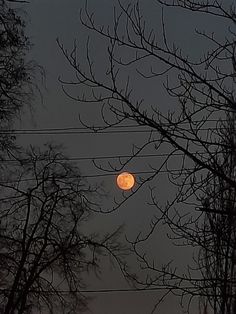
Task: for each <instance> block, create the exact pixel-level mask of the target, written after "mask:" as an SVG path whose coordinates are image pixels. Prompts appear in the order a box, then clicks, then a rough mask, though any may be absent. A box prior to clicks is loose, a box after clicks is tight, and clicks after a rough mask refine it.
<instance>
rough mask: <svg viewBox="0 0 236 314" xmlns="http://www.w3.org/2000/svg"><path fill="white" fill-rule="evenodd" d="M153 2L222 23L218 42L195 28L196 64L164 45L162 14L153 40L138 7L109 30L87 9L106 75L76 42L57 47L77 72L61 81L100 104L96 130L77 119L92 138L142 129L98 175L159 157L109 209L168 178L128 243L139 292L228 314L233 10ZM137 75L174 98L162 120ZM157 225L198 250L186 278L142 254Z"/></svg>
mask: <svg viewBox="0 0 236 314" xmlns="http://www.w3.org/2000/svg"><path fill="white" fill-rule="evenodd" d="M157 2H158V3H159V4H160V5H161V6H162V8H165V7H166V8H168V9H174V8H175V9H182V10H184V11H186V12H188V13H189V14H199V15H203V16H204V15H206V16H207V17H208V18H209V20H210V19H211V20H212V23H216V22H217V21H219V20H220V21H221V20H223V21H224V23H225V37H224V39H222V37H220V36H219V38H218V34H215V33H211V32H209V33H208V32H207V30H204V31H200V30H197V31H196V32H197V35H198V36H199V38H202V40H203V41H205V40H206V41H207V42H208V45H207V48H206V49H205V50H206V51H204V53H203V55H202V56H200V57H199V59H198V60H196V58H193V57H191V56H189V55H186V54H184V52H183V51H182V49H180V48H179V47H178V46H177V45H176V44H175V43H172V42H171V41H170V39H169V38H168V34H167V32H166V24H165V19H164V13H163V14H162V20H161V25H162V31H161V32H159V33H156V31H155V30H154V29H153V28H151V27H149V26H148V23H147V20H145V18H144V16H143V15H142V12H141V11H142V10H141V8H140V4H139V3H138V2H137V3H135V4H131V3H130V4H128V5H123V4H122V2H120V1H119V4H118V8H115V9H114V20H113V25H109V26H108V27H106V26H104V25H99V23H98V22H96V21H95V18H94V14H93V13H90V12H89V10H88V7H87V6H86V7H85V9H84V10H83V11H81V15H80V20H81V22H82V24H83V25H84V26H85V27H86V28H87V30H89V31H91V32H92V33H93V36H94V35H97V39H100V40H101V42H102V43H103V46H104V45H107V68H106V69H105V71H104V73H103V74H104V76H102V74H101V71H99V73H97V72H96V58H95V57H94V55H93V53H92V51H91V48H90V41H89V40H88V42H87V54H86V56H85V59H81V58H79V53H78V48H77V46H76V43H75V44H74V48H73V50H72V51H71V52H68V51H67V50H66V49H65V48H64V46H63V45H62V44H61V43H60V42H59V40H58V45H59V47H60V49H61V51H62V53H63V54H64V56H65V58H66V59H67V61H68V63H69V64H70V66H71V67H72V68H73V69H74V71H75V80H74V81H64V80H62V79H60V81H61V83H62V86H63V90H64V92H65V94H66V95H68V97H70V98H71V99H73V100H75V101H78V102H81V103H93V102H94V103H96V106H98V104H101V117H102V119H103V121H104V126H102V127H94V126H93V125H94V123H93V124H92V126H89V125H87V124H86V123H85V122H84V121H83V120H81V122H82V123H83V124H84V125H87V127H89V128H91V129H92V130H94V131H96V132H99V131H101V132H102V131H103V130H104V129H107V128H112V127H113V126H115V125H116V126H118V125H121V124H123V125H125V123H126V122H129V121H132V122H135V123H136V124H137V125H138V126H140V127H141V126H146V127H148V128H149V129H150V137H149V140H148V142H145V143H144V144H143V146H142V147H138V148H137V147H136V148H134V154H133V157H132V158H129V159H127V160H126V161H120V166H119V167H117V166H116V167H115V166H111V168H110V169H107V168H104V167H103V166H101V165H98V167H99V168H102V169H104V171H111V170H113V171H120V170H122V169H123V168H124V167H127V166H128V164H129V162H130V161H131V160H132V159H135V158H136V157H137V156H138V155H140V154H141V153H142V151H143V150H144V149H147V148H148V147H150V148H152V149H153V148H154V149H155V150H156V152H157V154H158V153H159V154H163V152H165V155H163V159H162V163H161V166H159V167H157V166H156V164H152V165H151V168H150V171H151V172H152V173H151V175H150V176H149V177H144V178H140V182H139V185H138V187H137V188H136V189H135V190H134V191H133V193H132V194H131V195H128V196H126V195H124V200H123V201H121V203H119V204H118V205H115V206H114V208H113V210H116V209H117V208H118V207H119V206H121V205H122V204H123V203H124V202H125V201H126V200H127V198H130V197H132V196H133V195H134V194H135V193H137V192H138V191H139V189H140V188H141V187H142V186H143V185H144V184H146V183H147V182H150V180H151V179H154V178H156V177H157V176H158V175H159V174H160V172H161V171H162V170H167V171H168V178H169V180H170V182H171V183H172V184H173V185H174V186H176V191H177V192H176V195H175V196H174V198H173V199H172V200H168V201H167V202H166V204H165V205H164V206H162V205H160V204H159V203H158V201H157V197H156V195H155V191H154V188H151V199H152V202H151V203H152V205H153V206H155V207H156V208H157V210H158V211H157V212H158V214H157V215H156V217H154V219H153V221H152V223H151V226H150V231H149V232H148V233H147V234H143V233H142V232H140V234H139V235H138V236H137V238H136V239H135V241H132V242H131V244H132V246H133V250H134V252H135V254H136V255H137V257H138V260H139V263H141V266H142V269H144V270H145V271H147V272H148V275H147V276H146V279H145V280H143V279H138V278H133V279H134V281H136V282H137V284H139V285H145V286H146V287H157V288H163V290H164V293H163V297H162V298H160V300H159V301H160V302H161V301H162V299H163V298H164V297H165V296H166V295H168V294H169V293H173V294H176V295H179V296H180V297H181V300H182V301H183V300H187V304H188V306H187V307H188V311H189V312H190V309H191V307H190V305H191V302H192V300H193V299H194V298H198V299H200V302H202V300H203V303H204V308H205V310H204V311H205V312H206V311H207V309H209V307H210V308H211V309H212V310H213V312H214V313H215V314H216V313H217V314H218V313H220V314H226V313H227V314H229V313H230V314H231V313H235V293H236V292H235V289H236V285H235V279H236V278H235V219H236V214H235V188H236V180H235V154H234V151H235V140H234V139H233V137H234V135H233V134H234V130H235V127H234V125H235V118H234V112H235V109H236V107H235V106H236V101H235V75H236V55H235V47H236V45H235V35H236V33H235V32H234V30H233V27H235V25H236V12H235V7H234V5H233V3H232V5H230V4H229V2H227V3H226V2H225V3H223V2H220V1H217V0H216V1H215V0H214V1H213V0H201V1H199V0H192V1H185V0H183V1H182V0H173V1H168V0H166V1H165V0H163V1H162V0H158V1H157ZM203 47H204V46H203ZM209 47H210V48H209ZM81 55H82V53H81ZM103 57H104V56H103ZM104 65H105V63H104ZM157 69H161V70H157ZM138 76H139V79H140V80H143V81H144V82H145V80H146V81H148V82H149V84H150V82H153V81H154V82H155V84H158V83H160V82H163V84H164V87H165V90H166V91H167V95H168V96H169V98H168V97H167V100H166V103H167V102H168V101H169V100H170V99H172V103H173V108H168V109H169V110H168V112H167V113H166V112H164V111H162V110H161V109H160V108H159V107H158V104H157V105H156V104H154V105H150V104H149V102H150V101H146V100H145V99H140V98H139V93H138V91H137V90H136V89H135V88H136V86H135V82H136V80H137V79H138V78H137V77H138ZM161 79H162V80H161ZM77 86H79V90H80V91H81V90H82V92H81V93H79V94H78V91H76V96H74V95H75V94H74V92H73V90H72V88H76V87H77ZM143 86H144V85H143ZM67 87H68V88H67ZM82 87H84V88H82ZM137 95H138V96H137ZM177 156H181V157H177ZM173 163H174V164H177V165H178V164H179V165H180V166H179V168H178V169H173V168H171V165H172V164H173ZM163 222H164V223H165V225H166V226H167V227H168V228H169V230H170V231H171V233H170V234H171V236H170V237H171V238H172V240H173V241H174V242H175V243H177V244H178V245H185V246H191V247H193V248H197V250H196V252H197V253H196V254H197V256H196V255H195V256H194V259H195V262H196V265H197V269H194V270H193V269H191V268H190V267H189V269H188V270H187V272H186V274H182V272H181V271H178V269H177V268H176V267H175V266H174V265H173V267H172V264H171V263H166V265H164V266H160V267H159V266H158V265H157V263H155V261H152V260H150V259H149V258H148V257H147V255H145V254H143V250H140V244H143V243H145V242H146V241H148V240H149V239H150V238H151V237H155V231H156V230H157V229H158V226H159V224H162V223H163ZM200 274H201V275H200ZM158 304H159V302H157V304H156V306H155V308H154V309H153V313H154V312H155V310H156V308H157V306H158ZM185 304H186V303H185Z"/></svg>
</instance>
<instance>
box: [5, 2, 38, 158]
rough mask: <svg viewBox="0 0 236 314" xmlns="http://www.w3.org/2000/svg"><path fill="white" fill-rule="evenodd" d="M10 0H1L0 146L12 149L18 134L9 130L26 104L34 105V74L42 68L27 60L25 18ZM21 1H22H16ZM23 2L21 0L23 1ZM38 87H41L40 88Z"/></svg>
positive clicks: (29, 45) (27, 44) (28, 47)
mask: <svg viewBox="0 0 236 314" xmlns="http://www.w3.org/2000/svg"><path fill="white" fill-rule="evenodd" d="M10 2H16V1H5V0H1V1H0V132H1V133H0V148H1V151H2V152H6V151H8V152H10V151H11V149H12V148H13V147H14V146H15V144H14V140H15V136H14V135H12V132H10V133H9V130H10V129H11V128H12V126H13V123H14V122H15V119H16V118H19V117H20V114H21V113H22V110H23V109H26V106H30V105H32V100H33V91H35V88H37V84H36V82H35V78H34V75H35V73H36V70H37V71H38V70H39V69H40V72H41V74H42V77H43V70H42V68H41V67H39V66H38V65H37V64H36V63H35V62H33V61H27V58H26V57H27V53H28V51H29V50H30V48H31V43H30V41H29V39H28V38H27V36H26V35H25V21H24V19H23V16H22V14H21V13H22V10H21V12H20V10H19V9H17V8H16V7H14V8H13V7H12V6H11V4H10ZM17 2H19V1H17ZM20 2H22V1H20ZM38 90H39V89H38Z"/></svg>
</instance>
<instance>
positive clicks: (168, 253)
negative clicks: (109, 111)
mask: <svg viewBox="0 0 236 314" xmlns="http://www.w3.org/2000/svg"><path fill="white" fill-rule="evenodd" d="M123 3H127V1H123ZM140 3H141V7H142V10H143V12H144V15H145V17H146V21H147V23H148V24H150V25H151V26H152V27H153V28H154V30H155V31H156V32H157V33H158V32H159V31H160V27H161V7H160V5H158V4H157V3H156V2H155V1H151V0H145V1H144V0H143V1H140ZM114 5H117V2H116V1H115V0H99V1H98V0H97V1H96V0H89V1H88V7H89V10H91V11H93V12H94V14H95V17H96V20H97V21H98V22H99V23H103V24H110V23H111V22H112V16H113V13H112V12H113V11H112V10H113V6H114ZM83 7H84V1H78V0H30V4H27V5H24V8H25V9H26V12H27V15H28V16H27V19H28V25H27V34H28V36H29V37H30V40H31V42H32V43H33V48H32V51H31V52H30V54H29V58H32V59H34V60H35V61H36V62H38V63H39V64H40V65H41V66H42V67H43V68H44V70H45V73H46V80H45V85H46V88H44V87H42V88H41V91H42V95H43V102H41V99H40V97H39V94H38V95H36V99H35V101H34V104H33V116H31V115H30V114H29V112H28V111H26V112H25V114H24V115H22V117H21V121H19V122H18V125H17V127H18V128H22V129H27V128H35V129H38V128H39V129H41V128H69V127H81V124H80V122H79V115H81V116H82V118H83V119H84V120H85V121H86V122H88V123H91V124H98V123H100V120H99V119H100V118H99V110H98V108H95V106H94V104H80V103H78V102H76V101H73V100H71V99H68V97H67V96H66V95H65V94H64V93H63V91H62V88H61V84H60V82H59V81H58V77H59V76H61V77H62V78H63V79H68V80H70V79H72V78H73V71H72V69H71V67H70V66H69V65H68V64H67V62H66V60H65V58H64V56H63V55H62V53H61V51H60V49H59V47H58V45H57V43H56V39H57V38H59V40H60V42H61V43H63V45H64V46H65V47H67V49H68V50H70V49H71V48H72V47H73V42H74V40H75V39H76V40H77V43H78V47H79V48H80V55H79V57H80V58H81V60H84V57H85V55H84V52H85V42H86V38H87V36H88V32H87V30H86V29H85V28H84V27H83V26H82V25H81V24H80V22H79V11H80V9H81V8H83ZM164 13H165V21H166V30H167V34H168V35H169V38H170V39H171V40H174V41H175V42H177V44H178V45H179V46H181V47H183V48H184V50H185V51H186V52H187V53H189V54H191V55H192V56H193V57H197V56H199V54H200V53H202V51H203V50H204V43H202V42H200V41H199V38H198V37H196V36H195V35H193V34H194V29H195V27H196V26H198V27H200V28H201V29H204V28H205V27H208V29H210V30H211V29H212V30H214V31H215V32H218V34H219V36H223V31H222V29H223V25H222V24H221V23H220V22H219V21H218V22H217V23H213V24H211V23H209V21H208V20H207V19H205V18H203V17H201V16H200V15H198V16H194V15H191V14H190V15H189V14H186V12H185V13H184V12H183V11H180V10H166V9H165V10H164ZM91 39H92V40H91V42H92V44H91V45H92V48H93V57H94V58H95V60H96V61H97V65H96V66H97V68H96V69H97V72H98V73H100V74H101V75H102V73H104V71H105V63H104V62H103V59H104V55H105V54H106V47H105V46H104V44H101V43H100V42H99V41H98V40H97V39H96V38H94V37H93V36H92V35H91ZM82 62H83V61H82ZM132 83H133V84H134V87H135V93H136V94H135V96H136V97H137V98H139V97H140V98H142V97H143V98H145V101H146V103H147V104H149V103H154V104H156V105H157V106H158V108H159V109H161V110H163V112H165V111H166V110H168V109H169V108H173V106H174V105H175V104H174V103H173V102H172V100H171V99H169V98H168V97H167V95H166V93H165V91H164V89H163V86H162V82H161V81H156V82H147V81H143V80H138V79H137V81H135V82H132ZM74 93H75V94H76V91H74ZM147 138H148V133H120V134H116V133H112V134H109V133H108V134H69V135H68V134H67V135H62V134H60V135H22V136H20V137H19V141H20V143H22V144H23V145H28V144H37V145H43V143H45V142H46V141H52V140H53V141H55V142H56V143H61V144H63V145H64V147H65V149H66V152H67V154H68V155H69V156H70V157H91V158H94V157H97V156H117V155H131V154H132V145H133V144H135V145H141V144H142V143H143V142H144V141H146V140H147ZM145 153H153V151H152V150H151V149H150V150H148V151H146V152H145ZM160 162H161V159H160V158H159V159H158V158H157V157H155V158H149V159H148V160H147V159H146V158H140V159H139V160H137V161H134V162H133V163H131V164H130V166H129V169H126V170H128V171H131V172H138V171H147V170H148V169H150V168H149V164H153V165H156V164H158V163H160ZM101 163H102V165H103V166H105V162H104V161H101ZM78 165H79V167H80V168H81V171H82V174H83V175H97V174H104V172H103V171H99V169H97V168H96V167H94V165H93V164H92V162H91V160H90V161H80V162H79V163H78ZM115 179H116V176H115V175H113V176H107V177H102V179H99V178H96V177H94V178H90V179H89V180H91V183H94V182H99V183H102V184H103V185H104V188H105V189H106V191H108V192H109V198H108V199H107V200H105V201H104V204H103V206H104V209H109V208H111V206H113V198H114V197H116V198H120V196H121V191H120V190H119V189H118V188H117V186H116V184H115ZM98 180H100V181H98ZM150 186H155V188H156V195H157V198H158V200H159V201H160V202H165V201H166V200H168V199H170V198H171V195H173V192H174V190H173V188H172V187H171V186H170V185H169V184H168V181H167V179H166V175H165V174H163V175H160V176H159V177H158V178H157V179H156V180H155V182H151V183H150ZM127 193H129V192H127ZM149 197H150V194H149V189H148V185H145V186H144V187H143V188H142V189H141V190H140V191H139V193H138V194H137V195H135V196H134V197H133V198H132V199H130V200H129V201H128V202H126V203H125V204H124V206H122V207H121V208H120V209H119V210H118V211H117V212H115V213H113V214H110V215H100V216H99V217H95V218H94V219H93V220H92V221H91V222H90V223H89V226H88V228H91V229H93V230H97V231H100V230H107V231H111V230H112V229H114V228H115V226H118V225H120V224H123V223H124V224H125V234H126V235H127V236H128V237H130V238H134V237H135V236H136V235H137V233H138V232H139V231H140V230H147V228H148V226H149V224H150V221H151V218H152V217H153V215H155V214H156V212H155V211H156V209H153V208H152V207H151V206H149V205H148V201H149ZM165 232H166V230H165V229H164V227H163V229H161V228H160V229H159V230H157V232H156V233H155V237H154V238H153V239H152V241H150V242H149V243H146V244H145V245H146V246H145V248H144V249H145V250H146V251H147V253H148V254H149V255H150V256H153V257H155V260H156V261H157V263H160V264H162V263H165V262H166V261H167V260H169V259H172V260H174V262H175V264H176V265H179V266H180V267H184V265H186V264H187V263H188V261H191V253H190V251H186V250H184V249H181V248H178V249H177V248H176V247H174V246H173V245H171V243H170V242H169V241H168V240H167V238H166V234H165ZM103 265H104V266H103V273H102V275H101V280H98V279H96V278H95V277H94V276H93V275H88V276H87V277H86V280H87V282H88V290H96V289H123V288H124V289H126V288H128V286H127V283H126V282H125V280H124V279H123V278H122V276H121V274H120V272H119V270H118V269H117V268H112V267H111V266H110V265H109V264H108V261H105V262H104V264H103ZM181 265H182V266H181ZM134 267H136V266H135V264H134ZM90 296H93V297H94V299H93V300H92V301H91V303H90V312H87V313H86V314H88V313H93V314H110V313H113V314H148V313H151V310H152V308H153V306H154V304H155V302H156V300H157V299H158V293H157V292H155V291H149V292H148V291H146V292H112V293H93V294H90ZM155 313H158V314H167V313H170V314H171V313H173V314H179V313H182V309H181V307H180V306H179V304H178V300H177V299H176V298H175V297H174V296H170V297H168V299H167V301H166V302H163V304H161V305H160V307H159V310H158V311H156V312H155ZM191 313H192V314H197V313H198V312H197V310H196V309H195V310H193V311H192V312H191Z"/></svg>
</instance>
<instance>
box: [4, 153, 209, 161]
mask: <svg viewBox="0 0 236 314" xmlns="http://www.w3.org/2000/svg"><path fill="white" fill-rule="evenodd" d="M192 154H194V155H197V154H198V155H208V153H206V152H198V153H194V152H192ZM169 155H170V154H169V153H162V154H142V155H116V156H95V157H88V156H86V157H68V158H57V159H56V160H57V161H67V160H68V161H83V160H90V161H93V160H104V159H105V160H106V159H108V160H109V159H121V158H132V157H133V158H148V157H167V156H169ZM171 155H172V156H184V153H173V154H171ZM38 160H39V161H46V160H47V159H46V158H41V159H40V158H39V159H38ZM20 161H22V162H24V161H26V162H29V161H28V160H27V159H24V158H23V159H20ZM1 162H6V163H8V162H9V163H11V162H19V161H17V160H16V159H1Z"/></svg>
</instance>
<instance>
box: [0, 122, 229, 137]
mask: <svg viewBox="0 0 236 314" xmlns="http://www.w3.org/2000/svg"><path fill="white" fill-rule="evenodd" d="M217 121H218V120H208V121H207V122H217ZM221 121H225V120H221ZM195 122H196V123H197V122H201V121H195ZM182 124H188V122H185V123H181V125H182ZM164 125H165V124H164ZM173 126H174V125H173ZM142 127H147V126H146V125H117V126H111V127H108V128H109V130H108V129H103V127H101V126H97V127H94V129H89V128H86V127H65V128H39V129H9V130H7V129H2V130H0V134H16V135H55V134H59V135H62V134H64V135H65V134H112V133H118V134H119V133H146V132H151V131H155V130H150V129H147V130H140V128H142ZM125 128H127V129H128V130H113V129H125ZM133 128H138V130H133ZM219 128H220V127H219ZM219 128H216V127H215V128H202V129H201V130H202V131H206V130H209V129H211V130H214V129H219Z"/></svg>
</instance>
